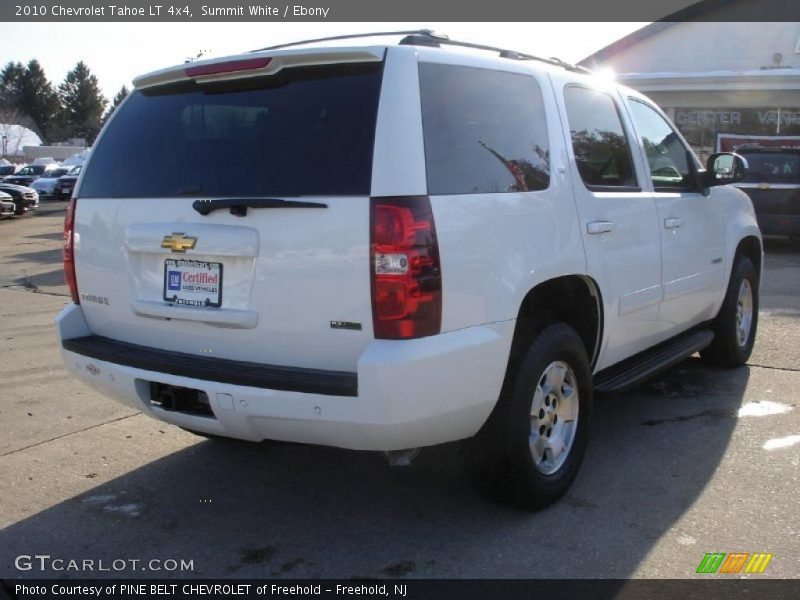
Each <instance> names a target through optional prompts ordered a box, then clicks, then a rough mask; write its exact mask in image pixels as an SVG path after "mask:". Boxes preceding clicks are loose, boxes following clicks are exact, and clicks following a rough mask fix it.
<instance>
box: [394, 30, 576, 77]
mask: <svg viewBox="0 0 800 600" xmlns="http://www.w3.org/2000/svg"><path fill="white" fill-rule="evenodd" d="M423 35H424V34H420V33H415V34H412V35H409V36H407V37H405V38H403V39H402V40H400V43H401V44H404V45H410V46H416V45H418V44H419V42H420V41H422V42H423V43H422V44H420V45H439V44H444V45H445V46H459V47H461V48H472V49H474V50H488V51H489V52H497V53H498V54H499V55H500V57H501V58H509V59H512V60H535V61H538V62H543V63H546V64H548V65H553V66H556V67H561V68H562V69H566V70H567V71H574V72H576V73H591V72H592V71H591V70H590V69H587V68H586V67H579V66H577V65H573V64H570V63H568V62H565V61H563V60H561V59H560V58H555V57H551V58H542V57H541V56H534V55H533V54H525V53H524V52H517V51H516V50H508V49H506V48H497V47H495V46H485V45H483V44H473V43H471V42H459V41H457V40H451V39H450V38H448V37H446V36H445V37H433V38H432V39H431V40H430V42H428V43H425V42H426V41H427V40H420V37H422V36H423ZM431 42H436V44H431Z"/></svg>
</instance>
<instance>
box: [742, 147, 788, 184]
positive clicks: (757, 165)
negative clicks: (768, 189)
mask: <svg viewBox="0 0 800 600" xmlns="http://www.w3.org/2000/svg"><path fill="white" fill-rule="evenodd" d="M739 153H740V154H741V155H742V156H744V157H745V158H746V159H747V176H746V177H745V179H744V181H745V182H746V183H800V152H798V153H793V152H743V151H741V150H740V151H739Z"/></svg>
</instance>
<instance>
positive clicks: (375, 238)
mask: <svg viewBox="0 0 800 600" xmlns="http://www.w3.org/2000/svg"><path fill="white" fill-rule="evenodd" d="M370 213H371V214H370V220H371V223H370V228H371V240H370V242H371V245H370V248H371V261H370V264H371V270H372V273H371V283H372V324H373V329H374V332H375V337H376V338H381V339H391V340H394V339H407V338H417V337H423V336H426V335H434V334H437V333H439V332H440V331H441V325H442V269H441V265H440V263H439V243H438V241H437V239H436V226H435V224H434V221H433V211H432V210H431V203H430V200H429V199H428V197H427V196H404V197H397V198H372V199H371V200H370Z"/></svg>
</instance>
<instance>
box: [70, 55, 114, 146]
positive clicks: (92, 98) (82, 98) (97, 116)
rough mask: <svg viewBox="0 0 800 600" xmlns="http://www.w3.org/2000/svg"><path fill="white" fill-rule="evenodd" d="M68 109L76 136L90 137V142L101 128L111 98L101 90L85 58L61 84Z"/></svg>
mask: <svg viewBox="0 0 800 600" xmlns="http://www.w3.org/2000/svg"><path fill="white" fill-rule="evenodd" d="M58 92H59V96H60V97H61V104H62V106H63V109H64V123H65V125H66V127H67V131H68V132H69V134H70V136H72V137H82V138H86V141H87V142H88V143H89V144H92V143H93V142H94V138H95V137H97V134H98V133H99V131H100V127H101V126H102V120H103V112H104V111H105V108H106V104H108V101H107V100H106V99H105V97H103V94H102V93H101V92H100V86H99V85H98V83H97V77H95V76H94V75H92V72H91V71H90V70H89V67H87V66H86V64H85V63H84V62H83V61H80V62H79V63H78V64H76V65H75V68H74V69H72V70H71V71H70V72H69V73H67V77H66V79H64V83H62V84H61V85H60V86H59V88H58Z"/></svg>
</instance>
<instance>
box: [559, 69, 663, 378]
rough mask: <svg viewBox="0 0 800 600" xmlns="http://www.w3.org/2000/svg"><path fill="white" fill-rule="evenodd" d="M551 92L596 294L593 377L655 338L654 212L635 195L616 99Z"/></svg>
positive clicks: (651, 203)
mask: <svg viewBox="0 0 800 600" xmlns="http://www.w3.org/2000/svg"><path fill="white" fill-rule="evenodd" d="M554 87H555V90H556V95H557V97H558V103H559V105H560V110H561V111H562V113H563V114H562V122H564V123H566V124H568V127H567V128H568V129H569V135H570V138H571V144H569V143H568V144H567V147H568V149H569V150H568V152H569V154H570V156H569V165H570V167H571V169H572V184H573V189H574V195H575V200H576V202H577V209H578V214H579V220H580V228H581V234H582V236H583V240H584V247H585V251H586V260H587V272H588V274H589V276H591V277H592V278H594V279H595V281H596V282H597V284H598V285H599V288H600V292H601V294H602V301H603V308H604V334H603V337H604V339H603V348H602V350H601V354H600V356H599V358H598V363H597V367H596V368H597V370H599V369H602V368H604V367H607V366H610V365H612V364H614V363H616V362H619V361H620V360H622V359H624V358H627V357H628V356H631V355H633V354H635V353H637V352H639V351H641V350H644V349H645V348H647V347H649V346H650V345H651V344H652V341H653V339H654V337H655V335H656V324H657V321H658V310H659V303H660V301H661V240H660V231H659V222H658V212H657V209H656V205H655V200H654V199H653V197H652V195H651V194H648V193H645V192H643V191H642V188H641V184H640V179H641V170H642V165H641V159H640V157H637V156H636V153H634V152H633V151H632V148H633V147H635V146H633V145H632V144H631V139H632V137H631V135H630V134H629V132H628V131H626V129H625V126H624V125H623V119H622V118H621V114H622V113H621V111H620V105H619V97H618V96H617V95H616V93H612V92H607V91H605V90H600V89H595V88H592V87H589V86H586V85H583V84H576V83H566V85H564V84H563V83H562V84H561V85H558V84H556V85H555V86H554ZM637 163H638V164H639V169H638V170H639V173H638V174H637V168H636V165H637Z"/></svg>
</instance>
